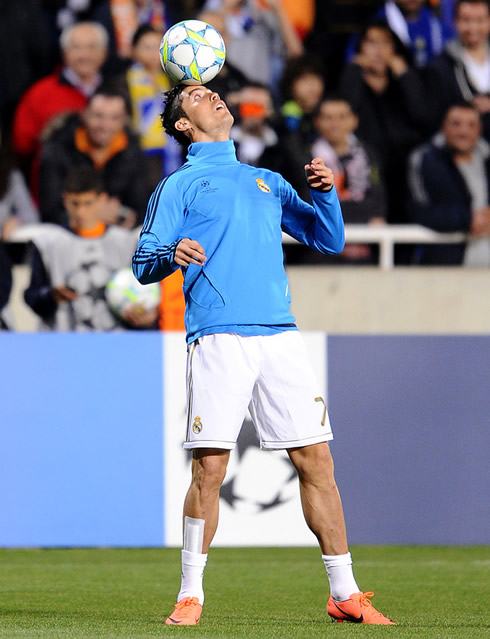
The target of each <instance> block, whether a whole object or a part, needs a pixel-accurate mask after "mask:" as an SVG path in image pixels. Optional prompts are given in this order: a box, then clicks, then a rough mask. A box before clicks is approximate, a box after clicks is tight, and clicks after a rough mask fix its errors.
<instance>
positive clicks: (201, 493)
mask: <svg viewBox="0 0 490 639" xmlns="http://www.w3.org/2000/svg"><path fill="white" fill-rule="evenodd" d="M229 458H230V451H229V450H221V449H217V448H213V449H210V448H196V449H194V451H193V455H192V480H191V485H190V486H189V490H188V491H187V495H186V498H185V501H184V518H185V517H193V518H194V519H203V520H204V522H205V524H204V536H203V543H202V550H201V552H203V553H207V552H208V549H209V546H210V544H211V541H212V540H213V537H214V535H215V533H216V528H217V527H218V514H219V491H220V488H221V484H222V483H223V480H224V478H225V474H226V467H227V465H228V460H229ZM184 521H185V520H184Z"/></svg>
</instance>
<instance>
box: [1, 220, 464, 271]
mask: <svg viewBox="0 0 490 639" xmlns="http://www.w3.org/2000/svg"><path fill="white" fill-rule="evenodd" d="M41 229H42V225H40V224H26V225H25V226H20V227H19V228H17V229H15V231H14V232H13V234H12V236H11V238H10V240H11V241H13V242H28V241H29V240H31V239H34V238H35V237H36V234H37V233H39V232H40V230H41ZM282 239H283V243H284V244H294V243H296V242H297V241H296V240H295V239H293V238H292V237H290V236H289V235H287V234H286V233H283V234H282ZM465 240H466V234H465V233H438V232H437V231H433V230H431V229H428V228H426V227H425V226H419V225H417V224H393V225H390V224H386V225H374V224H373V225H372V226H370V225H368V224H346V225H345V241H346V244H378V245H379V266H380V267H381V268H382V269H384V270H389V269H392V268H393V267H394V265H395V260H394V253H395V245H396V244H457V243H459V242H464V241H465Z"/></svg>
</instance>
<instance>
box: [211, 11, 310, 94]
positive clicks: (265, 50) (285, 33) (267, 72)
mask: <svg viewBox="0 0 490 639" xmlns="http://www.w3.org/2000/svg"><path fill="white" fill-rule="evenodd" d="M204 9H205V10H210V11H220V12H221V13H222V15H223V17H224V19H225V22H226V30H227V32H228V44H227V51H226V55H227V58H228V61H229V62H230V63H231V64H232V65H233V66H235V67H236V68H238V69H240V71H241V72H242V73H243V74H244V75H245V76H246V78H247V79H248V80H249V81H250V82H257V83H259V84H264V85H266V86H268V87H269V88H270V89H271V91H272V93H273V94H275V93H276V89H277V86H278V82H279V78H280V75H281V73H282V68H283V66H284V62H285V61H286V59H287V58H292V57H295V56H299V55H302V53H303V45H302V43H301V40H300V39H299V37H298V35H297V33H296V31H295V30H294V28H293V26H292V25H291V22H290V20H289V17H288V15H287V13H286V11H285V10H284V7H283V6H282V3H281V0H262V1H261V2H256V0H207V2H206V3H205V5H204Z"/></svg>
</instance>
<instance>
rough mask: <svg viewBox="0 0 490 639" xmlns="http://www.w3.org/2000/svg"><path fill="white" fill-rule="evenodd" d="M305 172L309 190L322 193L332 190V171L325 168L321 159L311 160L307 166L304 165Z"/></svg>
mask: <svg viewBox="0 0 490 639" xmlns="http://www.w3.org/2000/svg"><path fill="white" fill-rule="evenodd" d="M305 172H306V180H307V182H308V185H309V187H310V189H316V190H317V191H323V192H324V193H327V192H328V191H331V190H332V187H333V185H334V176H333V171H332V169H329V168H328V166H325V163H324V161H323V160H322V158H313V160H312V161H311V162H310V163H309V164H306V165H305Z"/></svg>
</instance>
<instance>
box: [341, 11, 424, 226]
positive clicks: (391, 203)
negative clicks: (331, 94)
mask: <svg viewBox="0 0 490 639" xmlns="http://www.w3.org/2000/svg"><path fill="white" fill-rule="evenodd" d="M339 90H340V92H341V93H342V94H343V95H344V96H345V97H346V98H347V99H348V100H349V102H350V104H352V107H353V109H354V111H355V112H356V113H357V115H358V118H359V126H358V129H357V135H358V136H359V138H360V139H361V140H363V141H364V142H365V143H367V144H369V145H370V146H371V147H372V148H373V149H375V151H376V152H377V154H378V157H379V161H380V164H381V172H382V174H383V175H384V177H385V183H386V187H387V196H388V217H387V220H388V222H392V223H403V222H406V216H405V212H404V201H405V193H406V170H407V158H408V154H409V153H410V151H411V150H412V149H413V148H414V147H415V146H417V145H418V144H421V143H422V141H423V140H424V137H425V135H426V130H427V126H428V125H427V119H428V114H427V112H426V111H427V109H426V101H425V94H424V91H423V86H422V83H421V80H420V78H419V76H418V74H417V72H416V71H414V70H413V69H411V68H410V67H409V65H408V63H407V60H406V59H405V58H404V57H403V47H401V46H400V45H399V41H398V39H397V38H396V36H395V35H394V34H393V32H392V31H391V29H390V28H389V27H388V25H387V24H386V23H384V22H378V23H375V24H371V25H369V26H368V27H367V28H366V29H365V30H364V32H363V33H362V34H361V37H360V38H359V42H358V49H357V53H356V56H355V57H354V58H353V59H352V61H351V62H350V63H349V64H348V65H346V67H345V68H344V70H343V72H342V76H341V81H340V87H339Z"/></svg>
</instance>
